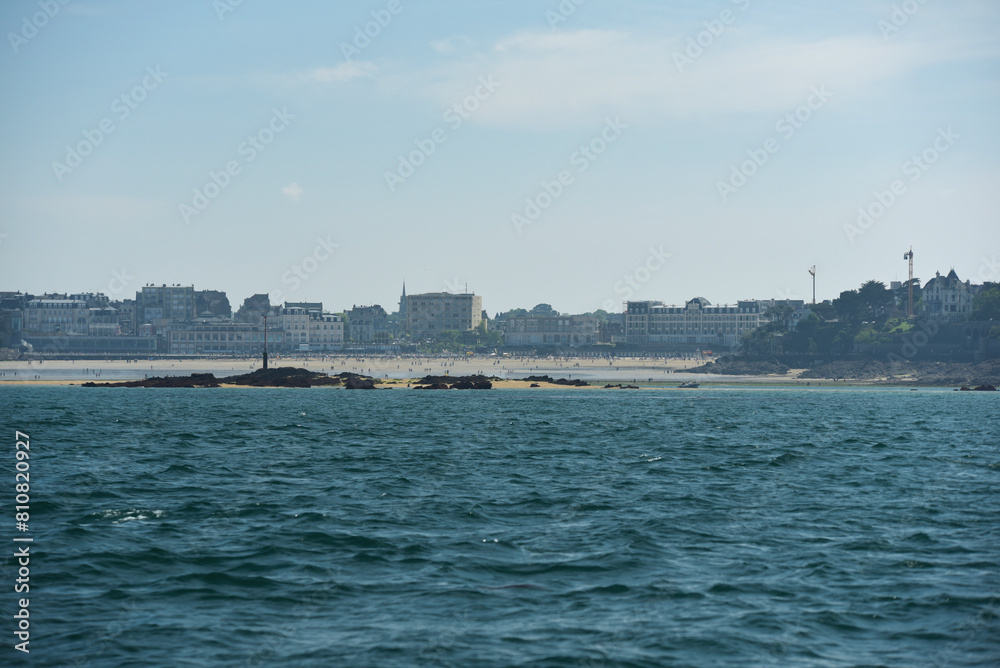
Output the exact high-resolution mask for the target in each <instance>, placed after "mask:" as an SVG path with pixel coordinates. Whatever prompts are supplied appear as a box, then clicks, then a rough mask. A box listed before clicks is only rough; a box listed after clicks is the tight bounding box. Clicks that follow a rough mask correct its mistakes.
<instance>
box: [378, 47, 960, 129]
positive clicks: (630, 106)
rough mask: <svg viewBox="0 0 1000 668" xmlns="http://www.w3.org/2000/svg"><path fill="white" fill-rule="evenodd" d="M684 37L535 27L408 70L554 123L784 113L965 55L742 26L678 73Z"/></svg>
mask: <svg viewBox="0 0 1000 668" xmlns="http://www.w3.org/2000/svg"><path fill="white" fill-rule="evenodd" d="M686 44H687V36H686V35H684V36H677V37H671V38H663V37H659V36H649V35H639V34H635V33H631V32H626V31H618V30H578V31H559V32H555V33H553V32H550V31H527V32H520V33H516V34H513V35H509V36H507V37H505V38H503V39H501V40H499V41H498V42H496V43H495V44H494V45H493V46H492V47H491V48H490V49H489V50H487V51H485V52H484V51H480V52H478V53H475V54H470V55H467V56H463V57H461V58H453V59H451V60H450V61H449V62H448V63H445V64H439V65H437V66H436V67H434V68H430V69H427V70H425V71H423V72H416V73H413V72H409V73H404V72H398V76H399V77H401V78H405V79H409V80H417V81H421V83H422V86H421V90H422V91H423V93H424V94H425V95H426V96H428V97H430V98H431V99H432V100H433V101H434V102H435V103H436V104H438V105H441V106H442V107H447V106H449V105H450V103H451V102H453V101H454V100H455V99H456V98H458V97H461V96H462V95H467V94H468V89H469V87H470V85H474V82H475V81H477V78H478V77H480V76H487V75H489V76H492V77H494V78H495V79H496V80H497V81H498V82H500V83H501V84H502V86H503V88H502V89H501V91H499V92H498V93H497V94H496V95H494V96H492V97H491V99H490V100H489V103H488V104H484V105H483V106H482V109H480V110H479V111H478V112H477V113H476V115H475V117H474V118H473V121H474V122H479V123H484V124H488V125H497V126H534V127H541V128H551V127H560V126H564V125H566V124H572V123H574V122H586V123H589V124H592V123H593V121H594V118H595V117H596V118H600V115H601V114H609V113H617V114H622V115H623V116H625V115H627V116H628V117H629V118H636V117H645V116H660V117H668V118H673V119H691V118H698V117H700V116H701V115H704V114H732V113H745V112H762V111H763V112H769V111H781V110H787V109H788V108H789V107H794V106H795V105H798V104H801V103H802V101H803V100H804V98H805V97H806V96H808V94H809V91H810V88H811V87H814V86H821V85H826V86H827V87H829V89H831V90H832V91H834V93H835V94H836V95H837V96H838V98H846V97H853V96H863V97H864V96H868V95H875V94H884V92H885V89H886V87H887V86H891V85H893V84H894V83H896V82H897V81H902V79H903V78H904V77H905V75H908V74H909V73H911V72H912V71H914V70H916V69H918V68H920V67H923V66H925V65H928V64H931V63H933V62H937V61H940V60H945V59H953V58H956V57H963V56H962V51H963V50H962V49H961V48H959V49H950V50H948V52H947V55H944V53H943V51H942V50H935V49H930V48H928V45H927V44H916V43H909V42H905V41H902V40H901V41H898V42H892V41H889V42H887V41H886V40H883V39H882V38H881V37H880V36H879V35H878V34H874V33H873V34H872V35H866V36H861V37H859V36H848V37H836V38H827V39H822V40H814V41H803V40H794V39H791V38H787V39H776V38H766V37H760V36H758V35H757V34H755V33H754V32H753V31H752V30H750V29H747V30H735V29H734V30H732V31H727V32H726V33H724V34H723V35H721V36H719V37H718V38H717V41H716V42H715V43H713V44H711V45H709V46H708V47H707V48H705V49H704V52H703V53H701V54H699V55H698V56H697V57H696V58H694V59H693V62H688V63H686V64H684V66H683V67H680V68H679V67H678V54H681V55H683V54H684V49H685V46H686ZM966 55H968V54H966ZM382 79H383V81H384V82H386V83H388V82H389V80H390V79H391V77H390V76H387V77H382Z"/></svg>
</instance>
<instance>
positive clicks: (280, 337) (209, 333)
mask: <svg viewBox="0 0 1000 668" xmlns="http://www.w3.org/2000/svg"><path fill="white" fill-rule="evenodd" d="M163 338H164V340H165V342H166V352H167V354H169V355H227V356H228V355H258V354H260V352H261V351H262V350H263V349H264V328H263V327H258V326H257V325H251V324H247V323H240V322H229V321H226V320H216V319H207V320H195V321H192V322H187V323H177V324H173V325H166V326H165V327H164V329H163ZM267 341H268V344H267V346H268V349H269V350H272V349H273V350H276V351H277V350H280V349H282V348H283V347H284V345H285V337H284V333H283V332H282V331H281V330H274V329H270V328H269V330H268V333H267Z"/></svg>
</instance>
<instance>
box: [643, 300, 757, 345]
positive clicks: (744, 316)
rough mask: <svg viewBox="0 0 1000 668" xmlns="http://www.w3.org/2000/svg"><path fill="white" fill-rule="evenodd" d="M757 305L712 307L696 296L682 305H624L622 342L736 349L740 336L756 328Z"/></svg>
mask: <svg viewBox="0 0 1000 668" xmlns="http://www.w3.org/2000/svg"><path fill="white" fill-rule="evenodd" d="M760 311H761V307H760V302H757V301H741V302H738V303H737V304H736V305H735V306H729V305H725V306H712V304H711V303H710V302H709V301H708V300H707V299H703V298H701V297H696V298H694V299H692V300H690V301H689V302H687V303H686V304H685V305H684V306H666V305H664V304H663V303H662V302H657V301H641V302H632V301H630V302H628V303H627V305H626V310H625V339H626V342H627V343H631V344H636V345H664V344H701V345H712V346H729V347H735V346H738V345H739V344H740V342H741V337H742V336H743V334H744V333H746V332H749V331H751V330H754V329H756V328H757V327H759V326H760Z"/></svg>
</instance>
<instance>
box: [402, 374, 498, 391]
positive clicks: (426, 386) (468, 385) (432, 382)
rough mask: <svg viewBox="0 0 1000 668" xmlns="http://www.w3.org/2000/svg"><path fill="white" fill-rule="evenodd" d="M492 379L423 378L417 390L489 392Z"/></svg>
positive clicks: (474, 377)
mask: <svg viewBox="0 0 1000 668" xmlns="http://www.w3.org/2000/svg"><path fill="white" fill-rule="evenodd" d="M493 380H495V379H494V378H487V377H486V376H478V375H476V376H424V377H423V378H421V379H420V380H418V381H417V385H418V387H416V388H415V389H418V390H491V389H493Z"/></svg>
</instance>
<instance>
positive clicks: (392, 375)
mask: <svg viewBox="0 0 1000 668" xmlns="http://www.w3.org/2000/svg"><path fill="white" fill-rule="evenodd" d="M703 363H704V362H703V361H702V360H691V359H651V358H642V357H619V358H615V359H614V360H613V361H612V363H611V364H609V363H608V360H606V359H594V358H585V357H579V358H572V357H537V358H503V359H500V358H496V357H483V356H477V357H468V358H466V357H449V358H435V357H430V358H428V357H326V358H323V357H310V358H300V357H281V358H273V359H272V360H271V361H270V365H269V366H271V368H278V367H283V366H291V367H301V368H306V369H309V370H310V371H318V372H324V373H329V374H338V373H342V372H345V371H349V372H352V373H358V374H362V375H366V376H371V377H374V378H377V379H379V380H380V381H404V382H402V383H398V382H397V383H389V384H386V385H385V386H386V387H402V388H404V389H405V388H406V381H411V382H412V380H413V379H416V378H420V377H422V376H426V375H435V376H444V375H448V376H468V375H474V374H482V375H484V376H490V377H492V376H496V377H498V378H500V379H502V380H501V382H496V383H495V384H494V386H495V387H497V388H522V387H523V388H527V387H529V386H530V385H531V383H530V382H526V381H521V380H520V379H523V378H524V377H526V376H529V375H537V376H545V375H547V376H551V377H552V378H567V379H569V380H575V379H581V380H585V381H587V382H589V383H592V384H593V385H594V386H596V387H603V386H604V385H605V384H608V383H611V384H618V383H622V384H626V385H627V384H632V385H639V386H643V387H663V386H668V387H670V386H677V385H679V384H681V383H683V382H687V381H694V382H697V383H701V384H702V385H703V386H704V385H734V384H740V385H744V384H754V385H774V384H786V385H793V386H802V387H806V386H809V387H815V386H826V385H830V386H843V385H844V384H845V383H843V382H840V383H834V382H833V381H817V380H815V379H810V380H809V381H805V380H797V376H798V374H799V373H801V370H792V371H790V372H789V373H788V374H786V375H783V376H781V375H767V376H723V375H713V374H693V373H685V369H690V368H693V367H695V366H699V365H701V364H703ZM257 368H260V360H242V359H176V358H170V359H156V360H140V361H136V362H126V361H124V360H50V361H42V362H37V361H34V362H25V361H0V385H70V384H74V385H78V384H81V383H85V382H88V381H93V382H97V383H101V382H105V383H107V382H120V381H125V380H141V379H143V378H145V377H147V376H148V377H154V376H187V375H190V374H192V373H211V374H214V375H215V376H216V377H217V378H219V379H220V380H222V379H224V378H225V377H226V376H231V375H237V374H243V373H248V372H251V371H253V370H255V369H257ZM852 384H867V383H852ZM541 385H542V388H539V389H544V388H545V387H552V388H565V387H566V386H563V385H548V384H545V383H542V384H541Z"/></svg>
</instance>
